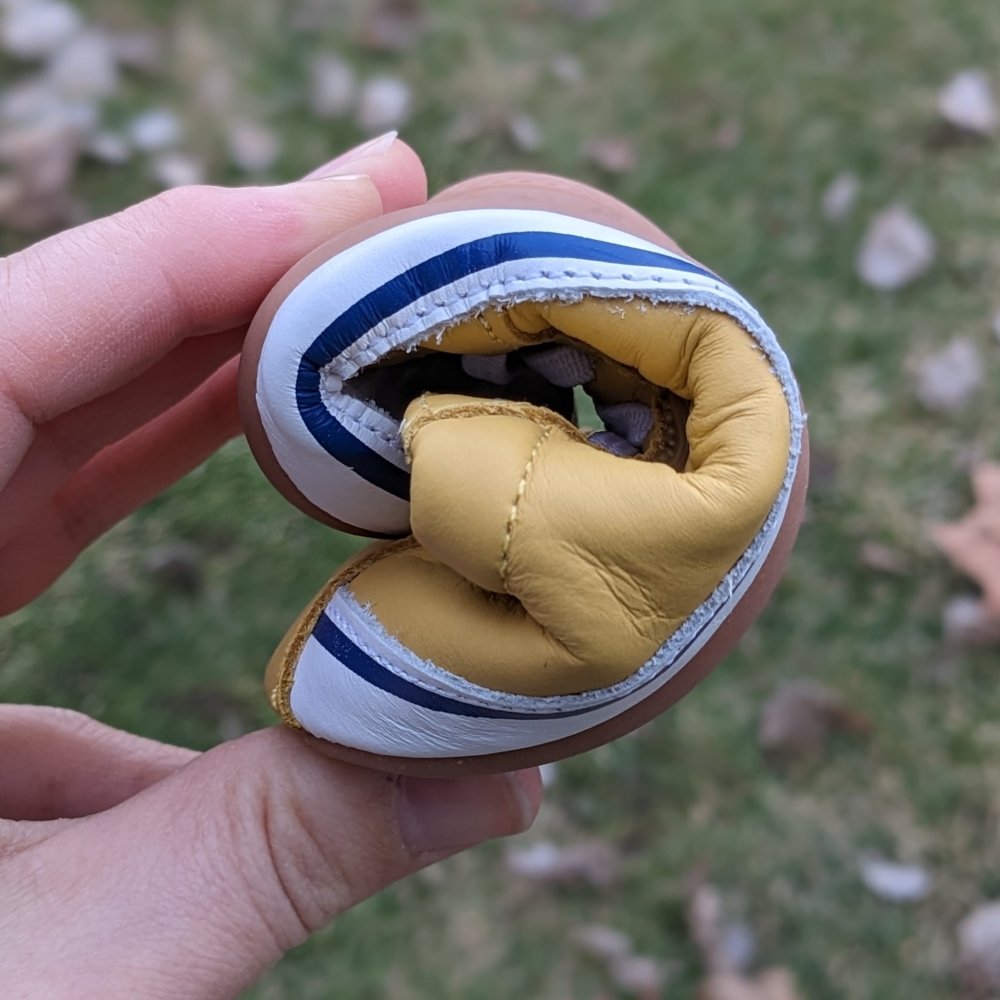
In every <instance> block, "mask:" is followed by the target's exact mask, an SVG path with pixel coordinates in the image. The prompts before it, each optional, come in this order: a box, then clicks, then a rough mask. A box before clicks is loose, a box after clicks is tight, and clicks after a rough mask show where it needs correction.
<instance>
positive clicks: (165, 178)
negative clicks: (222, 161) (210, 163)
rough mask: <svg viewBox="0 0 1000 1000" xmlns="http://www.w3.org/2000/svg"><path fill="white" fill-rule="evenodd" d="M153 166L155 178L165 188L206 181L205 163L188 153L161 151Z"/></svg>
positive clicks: (152, 170)
mask: <svg viewBox="0 0 1000 1000" xmlns="http://www.w3.org/2000/svg"><path fill="white" fill-rule="evenodd" d="M151 167H152V169H151V172H152V176H153V180H155V181H156V182H157V184H160V185H161V186H162V187H165V188H175V187H184V186H186V185H188V184H203V183H204V181H205V166H204V164H203V163H202V162H201V161H200V160H197V159H195V157H193V156H190V155H188V154H187V153H178V152H171V153H161V154H160V155H159V156H157V157H156V158H155V159H154V160H153V162H152V165H151Z"/></svg>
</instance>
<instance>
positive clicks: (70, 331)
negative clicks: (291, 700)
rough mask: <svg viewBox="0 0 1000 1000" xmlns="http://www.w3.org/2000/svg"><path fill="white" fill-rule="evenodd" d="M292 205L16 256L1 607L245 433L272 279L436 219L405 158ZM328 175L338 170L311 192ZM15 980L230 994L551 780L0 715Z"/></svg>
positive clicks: (5, 274)
mask: <svg viewBox="0 0 1000 1000" xmlns="http://www.w3.org/2000/svg"><path fill="white" fill-rule="evenodd" d="M386 145H387V143H383V144H382V147H381V148H378V149H375V150H372V149H370V148H369V149H367V150H364V149H362V150H360V151H355V155H354V156H353V157H351V158H349V159H347V160H346V161H345V159H344V158H341V159H340V161H338V162H335V163H334V164H328V165H326V167H325V168H321V169H320V170H319V171H317V172H316V173H314V174H313V175H310V179H307V180H304V181H301V182H298V183H295V184H290V185H285V186H281V187H273V188H243V189H239V190H225V189H221V188H207V187H195V188H186V189H178V190H175V191H171V192H168V193H166V194H164V195H161V196H159V197H157V198H154V199H152V200H150V201H147V202H144V203H142V204H140V205H138V206H136V207H134V208H132V209H129V210H127V211H125V212H123V213H120V214H119V215H116V216H113V217H111V218H108V219H103V220H100V221H98V222H94V223H91V224H89V225H87V226H83V227H81V228H79V229H75V230H71V231H69V232H66V233H63V234H61V235H59V236H56V237H54V238H52V239H49V240H46V241H45V242H43V243H40V244H38V245H37V246H34V247H31V248H30V249H28V250H26V251H24V252H23V253H20V254H17V255H15V256H13V257H10V258H8V259H6V260H3V261H0V315H2V316H3V322H2V323H0V613H9V612H12V611H14V610H16V609H17V608H19V607H21V606H23V605H24V604H26V603H27V602H28V601H30V600H32V599H33V598H34V597H35V596H37V595H38V594H39V593H40V592H41V591H42V590H44V589H45V587H47V586H48V585H49V584H50V583H51V582H52V581H53V580H54V579H55V578H56V577H57V576H58V575H59V573H61V572H62V571H63V570H64V569H65V568H66V567H67V566H68V565H69V564H70V563H71V562H72V561H73V559H74V558H75V557H76V555H77V553H79V552H80V551H81V550H82V549H83V548H84V547H85V546H86V545H88V544H89V543H90V542H91V541H93V540H94V539H95V538H96V537H98V536H99V535H100V534H101V533H102V532H104V531H105V530H107V529H108V528H109V527H111V526H112V525H113V524H115V523H116V522H117V521H118V520H120V519H121V518H122V517H124V516H125V515H127V514H128V513H129V512H130V511H132V510H134V509H135V508H136V507H138V506H139V505H140V504H142V503H144V502H146V501H147V500H149V499H150V498H152V497H153V496H155V495H156V494H157V493H159V492H160V491H162V490H163V489H164V488H166V487H167V486H169V485H170V484H171V483H172V482H174V481H175V480H176V479H178V478H179V477H181V476H183V475H184V474H185V473H187V472H188V471H190V470H191V469H193V468H194V467H196V466H197V465H198V464H200V463H201V462H202V461H203V460H204V459H205V458H206V457H207V456H208V455H210V454H211V453H212V452H213V451H214V450H215V449H216V448H218V447H219V446H220V445H221V444H222V443H223V442H224V441H226V440H227V439H228V438H230V437H232V436H233V435H235V434H237V433H239V431H240V419H239V412H238V406H237V393H236V364H237V361H236V355H237V353H238V352H239V350H240V347H241V345H242V341H243V337H244V335H245V331H246V328H247V325H248V324H249V322H250V320H251V318H252V317H253V315H254V313H255V311H256V310H257V308H258V307H259V305H260V303H261V302H262V300H263V299H264V297H265V296H266V295H267V293H268V291H269V290H270V289H271V288H272V286H273V285H274V284H275V283H276V282H277V281H278V280H279V279H280V278H281V276H282V275H283V274H284V273H285V272H286V271H287V270H288V269H289V268H290V267H291V266H292V265H293V264H294V263H295V262H296V261H298V260H299V259H301V258H302V257H304V256H305V255H307V254H308V253H310V252H312V251H313V250H315V249H316V248H317V247H319V246H320V245H322V244H323V243H325V242H326V241H327V240H329V239H330V238H332V237H335V236H336V235H337V234H338V233H340V232H342V231H344V230H346V229H348V228H350V227H352V226H355V225H357V224H359V223H363V222H365V221H366V220H371V219H374V218H377V217H378V216H380V215H381V214H382V213H384V212H390V211H396V210H399V209H404V208H409V207H412V206H415V205H419V204H421V203H422V202H423V201H424V199H425V197H426V182H425V178H424V173H423V169H422V167H421V165H420V163H419V160H418V159H417V157H416V156H415V154H414V153H413V152H412V151H411V150H410V149H408V148H407V147H406V146H405V145H404V144H403V143H400V142H394V143H391V145H388V148H385V147H386ZM317 175H320V176H317ZM0 760H3V761H4V762H5V764H6V766H5V767H4V768H0V895H2V898H3V900H4V905H3V906H2V907H0V982H3V983H4V992H5V993H6V994H8V995H13V996H17V997H36V996H37V997H57V996H144V997H145V996H151V997H166V998H170V997H191V996H198V997H227V996H234V995H237V994H238V993H239V992H240V991H241V990H242V989H244V988H245V987H246V986H247V985H249V984H250V983H251V982H253V981H254V980H255V979H256V978H258V977H259V976H260V974H261V973H262V972H263V971H264V970H265V969H266V968H268V967H269V966H270V965H271V964H273V963H274V962H275V961H277V960H278V959H279V958H280V957H281V955H282V954H283V953H284V952H285V951H286V950H288V949H289V948H291V947H294V946H295V945H297V944H299V943H301V942H302V941H303V940H305V938H306V937H307V936H308V935H309V934H310V933H311V932H313V931H315V930H316V929H317V928H319V927H322V926H323V925H325V924H327V923H328V922H329V921H330V920H331V919H333V918H334V917H335V916H336V915H337V914H339V913H341V912H343V911H344V910H346V909H348V908H349V907H351V906H353V905H354V904H356V903H358V902H359V901H361V900H362V899H365V898H366V897H368V896H370V895H372V894H373V893H375V892H377V891H378V890H379V889H381V888H382V887H384V886H386V885H388V884H389V883H391V882H393V881H395V880H397V879H399V878H402V877H404V876H406V875H408V874H410V873H411V872H413V871H415V870H417V869H418V868H421V867H423V866H424V865H426V864H429V863H432V862H434V861H437V860H439V859H441V858H443V857H446V856H448V855H450V854H453V853H454V852H456V851H458V850H460V849H462V848H465V847H468V846H471V845H473V844H476V843H479V842H481V841H483V840H486V839H489V838H491V837H497V836H504V835H507V834H511V833H515V832H518V831H520V830H522V829H524V828H525V827H526V826H527V825H528V824H529V823H530V821H531V819H532V818H533V816H534V815H535V813H536V811H537V809H538V807H539V804H540V798H541V786H540V782H539V780H538V775H537V772H536V771H534V770H529V771H521V772H515V773H511V774H505V775H494V776H490V777H483V778H462V779H455V780H437V779H429V778H414V777H408V778H398V777H392V776H387V775H384V774H379V773H376V772H374V771H371V770H368V769H365V768H361V767H356V766H353V765H351V764H349V763H345V762H340V761H336V760H331V759H328V758H327V757H325V756H323V755H321V754H318V753H316V752H315V751H314V750H313V749H312V748H311V746H310V744H309V742H308V741H307V740H305V739H303V738H301V737H300V736H298V735H297V734H295V733H292V732H290V731H286V730H283V729H279V728H276V729H271V730H265V731H262V732H259V733H254V734H252V735H250V736H247V737H244V738H243V739H240V740H237V741H234V742H231V743H227V744H223V745H221V746H219V747H216V748H215V749H213V750H211V751H209V752H207V753H204V754H196V753H194V752H192V751H190V750H186V749H183V748H181V747H175V746H167V745H164V744H159V743H155V742H152V741H150V740H146V739H142V738H140V737H138V736H134V735H131V734H129V733H125V732H121V731H118V730H114V729H110V728H108V727H106V726H103V725H101V724H100V723H98V722H95V721H94V720H92V719H88V718H86V717H85V716H82V715H79V714H77V713H74V712H68V711H65V710H60V709H53V708H45V707H34V706H20V705H7V706H0Z"/></svg>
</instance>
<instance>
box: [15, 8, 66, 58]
mask: <svg viewBox="0 0 1000 1000" xmlns="http://www.w3.org/2000/svg"><path fill="white" fill-rule="evenodd" d="M3 15H4V16H3V22H2V27H0V45H2V46H3V50H4V52H6V53H7V54H8V55H11V56H14V57H15V58H17V59H43V58H45V57H46V56H50V55H52V54H53V53H55V52H57V51H58V50H59V49H61V48H62V47H63V46H64V45H66V44H67V42H69V41H70V39H72V38H73V36H74V35H76V34H77V32H79V31H80V30H81V29H82V27H83V16H82V15H81V14H80V12H79V11H78V10H77V9H76V8H75V7H74V6H73V5H72V4H68V3H63V2H61V0H33V2H32V3H8V4H5V5H4V10H3Z"/></svg>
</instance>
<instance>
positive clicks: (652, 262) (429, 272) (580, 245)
mask: <svg viewBox="0 0 1000 1000" xmlns="http://www.w3.org/2000/svg"><path fill="white" fill-rule="evenodd" d="M551 257H556V258H565V259H572V260H579V261H581V263H584V264H586V263H601V264H618V265H622V266H626V267H628V266H632V267H659V268H663V269H664V270H670V271H683V272H687V273H690V274H697V275H701V276H703V277H708V278H715V275H713V274H711V272H709V271H706V270H705V269H704V268H701V267H698V265H697V264H692V263H691V262H690V261H688V260H683V259H680V258H675V257H670V256H667V255H666V254H663V253H656V252H654V251H651V250H642V249H638V248H635V247H628V246H621V245H619V244H617V243H608V242H606V241H604V240H594V239H588V238H586V237H582V236H571V235H567V234H565V233H546V232H527V233H500V234H497V235H494V236H486V237H483V238H482V239H478V240H472V241H471V242H469V243H464V244H462V245H461V246H457V247H453V248H452V249H451V250H447V251H445V252H444V253H441V254H438V255H437V256H436V257H431V258H430V259H429V260H425V261H423V262H421V263H420V264H417V265H415V266H414V267H411V268H410V269H409V270H407V271H404V272H403V273H402V274H399V275H397V276H396V277H395V278H392V279H391V280H390V281H387V282H385V284H383V285H381V286H379V287H378V288H376V289H375V290H374V291H372V292H370V293H369V294H368V295H366V296H365V297H364V298H362V299H360V300H359V301H357V302H356V303H354V305H352V306H351V307H350V308H349V309H347V310H345V311H344V312H343V313H341V315H340V316H338V317H337V318H336V319H335V320H334V321H333V322H332V323H331V324H330V325H329V326H328V327H327V328H326V329H325V330H324V331H323V332H322V333H321V334H320V335H319V336H318V337H317V338H316V339H315V340H314V341H313V342H312V344H310V346H309V348H308V349H307V350H306V352H305V354H304V355H303V356H302V362H301V364H300V365H299V373H298V379H297V382H296V386H295V395H296V399H297V402H298V408H299V413H300V414H301V415H302V419H303V421H304V422H305V424H306V426H307V427H308V428H309V431H310V433H311V434H312V435H313V437H314V438H315V439H316V441H317V442H318V443H319V444H320V445H321V446H322V447H323V448H324V450H325V451H327V452H328V453H329V454H330V455H332V456H333V457H334V458H336V459H337V460H338V461H339V462H342V463H343V464H344V465H346V466H347V467H348V468H350V469H353V470H354V471H355V472H357V473H358V475H360V476H362V477H363V478H364V479H367V480H368V481H369V482H371V483H374V484H375V485H376V486H379V487H381V488H382V489H383V490H385V491H386V492H387V493H391V494H393V495H394V496H398V497H400V498H401V499H404V500H406V499H408V498H409V480H410V477H409V474H408V473H407V472H405V471H404V470H402V469H400V468H399V467H398V466H396V465H394V464H393V463H392V462H390V461H388V460H387V459H385V458H383V457H382V456H381V455H379V454H378V452H376V451H373V450H372V449H371V448H369V447H368V445H366V444H365V443H364V442H362V441H359V440H358V439H357V438H356V437H355V436H354V435H353V434H352V433H351V432H350V431H349V430H347V428H346V427H344V426H343V424H341V423H340V421H339V420H337V418H336V417H334V416H333V415H332V414H331V413H330V412H329V410H327V408H326V406H324V404H323V400H322V398H321V395H320V379H319V372H320V370H321V369H322V368H324V367H326V365H328V364H329V363H330V362H331V361H332V360H333V359H334V358H335V357H336V356H337V355H339V354H340V353H341V352H342V351H344V350H346V349H347V348H348V347H350V345H351V344H353V343H354V342H355V341H357V340H358V339H359V338H360V337H362V336H364V334H366V333H367V332H368V331H369V330H371V329H372V327H374V326H376V325H377V324H378V323H381V322H383V321H384V320H385V319H387V318H388V317H389V316H392V315H393V314H395V313H397V312H399V310H400V309H403V308H405V307H406V306H407V305H409V304H410V303H412V302H415V301H416V300H417V299H420V298H423V297H424V296H425V295H429V294H431V293H432V292H435V291H437V290H438V289H440V288H444V287H445V286H447V285H450V284H452V283H454V282H456V281H459V280H460V279H462V278H466V277H468V276H469V275H472V274H476V273H477V272H479V271H483V270H486V269H488V268H491V267H496V266H497V265H499V264H502V263H505V262H510V261H517V260H529V259H533V258H551ZM716 280H718V279H716Z"/></svg>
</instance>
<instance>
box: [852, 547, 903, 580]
mask: <svg viewBox="0 0 1000 1000" xmlns="http://www.w3.org/2000/svg"><path fill="white" fill-rule="evenodd" d="M858 562H860V563H861V565H862V566H864V567H865V568H866V569H873V570H877V571H878V572H879V573H891V574H892V575H893V576H899V575H900V574H901V573H905V572H906V571H907V568H908V564H907V561H906V558H905V557H904V556H903V554H902V553H901V552H900V551H899V550H898V549H894V548H893V547H892V546H891V545H886V544H884V543H883V542H873V541H871V540H869V541H866V542H862V543H861V548H860V550H859V551H858Z"/></svg>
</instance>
